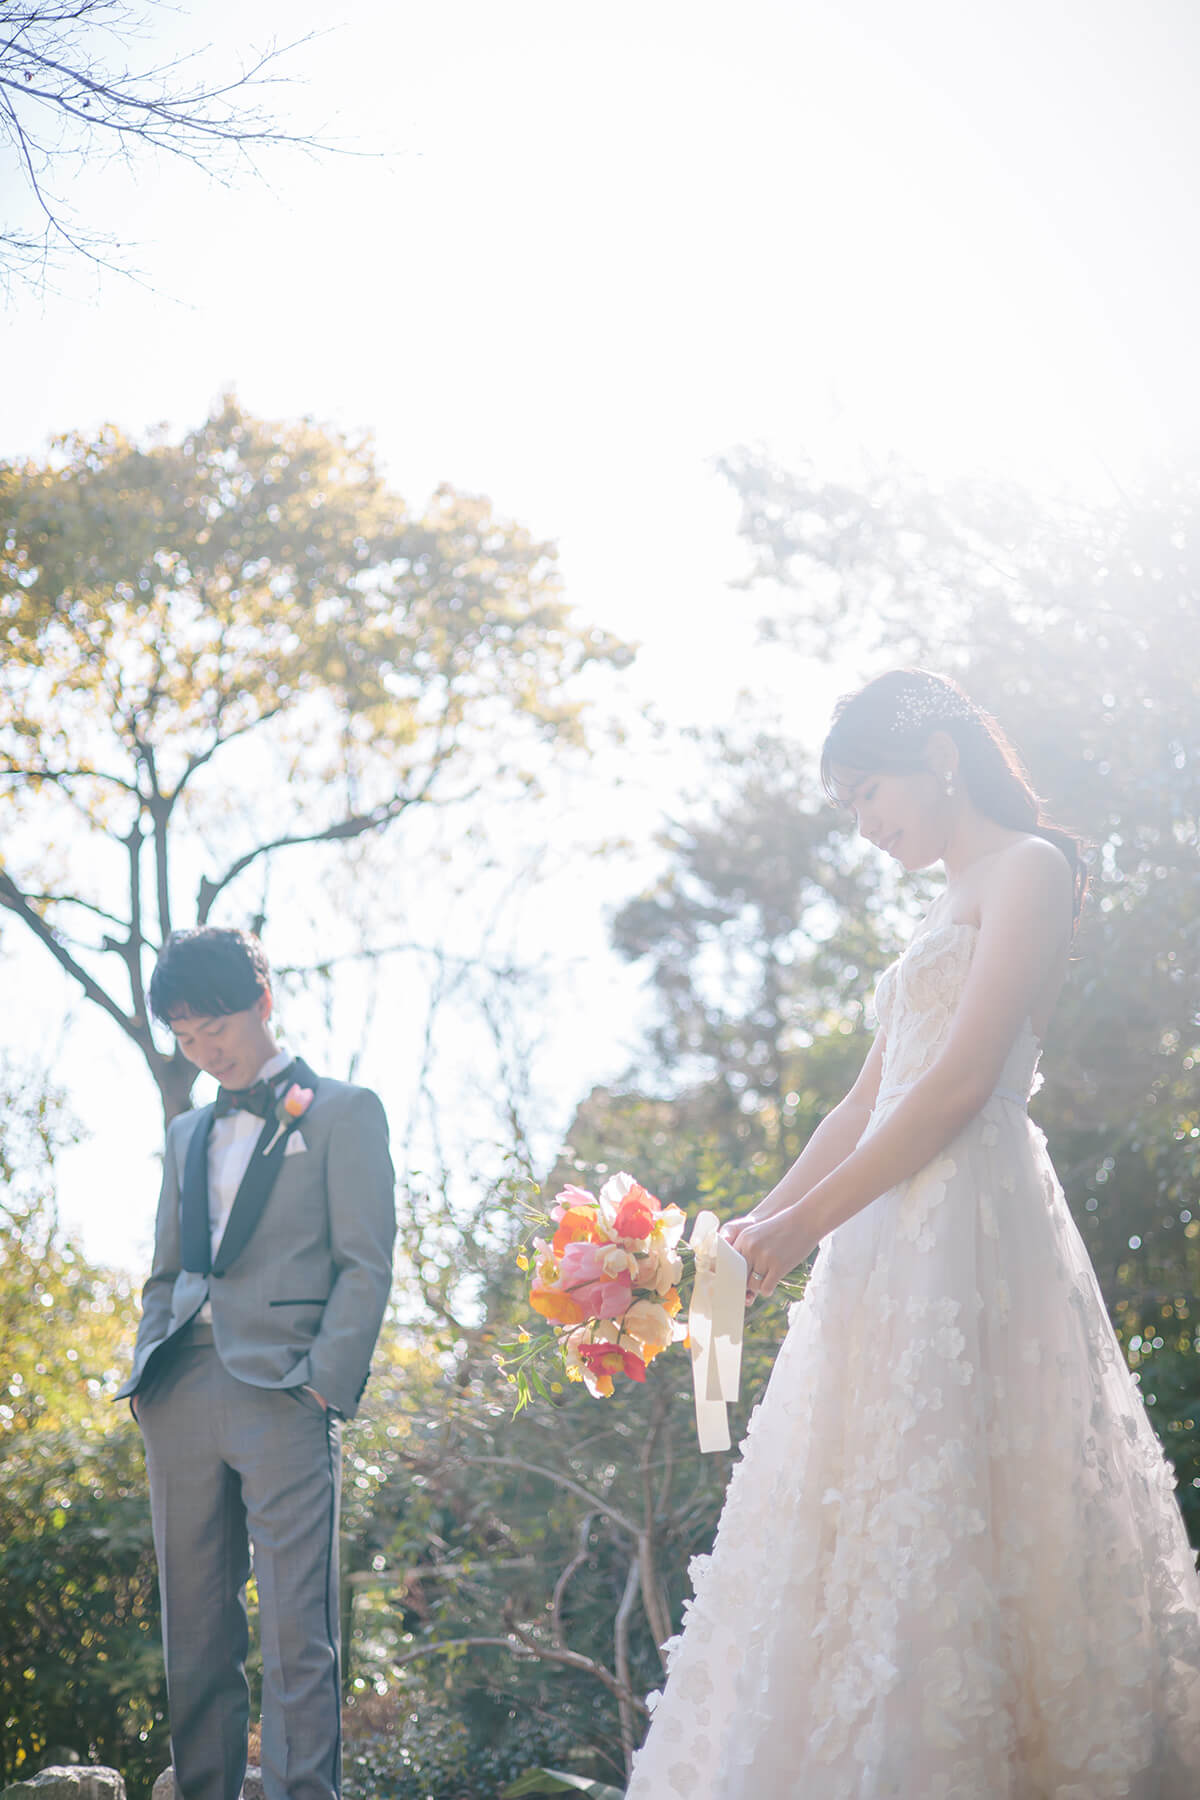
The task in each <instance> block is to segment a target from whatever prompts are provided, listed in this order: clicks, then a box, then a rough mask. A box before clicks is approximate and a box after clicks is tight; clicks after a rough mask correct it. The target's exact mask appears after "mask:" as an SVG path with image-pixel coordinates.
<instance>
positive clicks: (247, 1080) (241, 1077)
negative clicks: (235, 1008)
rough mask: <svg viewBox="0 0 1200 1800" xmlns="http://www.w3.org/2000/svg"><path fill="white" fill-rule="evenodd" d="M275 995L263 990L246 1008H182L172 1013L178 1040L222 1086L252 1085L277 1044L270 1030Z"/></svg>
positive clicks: (184, 1051)
mask: <svg viewBox="0 0 1200 1800" xmlns="http://www.w3.org/2000/svg"><path fill="white" fill-rule="evenodd" d="M270 1016H271V996H270V994H269V993H266V994H260V995H259V997H258V1000H257V1001H256V1002H255V1004H254V1005H253V1006H251V1007H248V1008H247V1009H246V1010H245V1011H244V1012H232V1013H212V1014H208V1013H194V1012H178V1013H175V1014H174V1015H173V1016H172V1019H171V1030H172V1031H173V1032H174V1033H175V1042H176V1043H177V1044H178V1045H179V1048H180V1049H181V1050H182V1051H183V1054H184V1055H185V1056H186V1057H187V1059H188V1061H189V1062H190V1063H195V1065H196V1067H197V1068H198V1069H203V1070H204V1073H205V1074H206V1075H212V1076H215V1078H216V1079H217V1080H218V1081H219V1082H220V1083H221V1086H222V1087H228V1088H244V1087H249V1086H250V1084H251V1082H252V1081H253V1080H254V1078H255V1076H256V1075H257V1074H258V1071H259V1070H260V1069H261V1068H262V1066H263V1063H264V1062H266V1060H267V1058H268V1057H269V1056H270V1055H271V1053H272V1050H273V1048H274V1044H273V1042H272V1039H271V1037H270V1034H269V1033H268V1031H267V1020H268V1019H269V1018H270Z"/></svg>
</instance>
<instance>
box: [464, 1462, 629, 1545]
mask: <svg viewBox="0 0 1200 1800" xmlns="http://www.w3.org/2000/svg"><path fill="white" fill-rule="evenodd" d="M459 1460H460V1461H462V1462H465V1463H473V1464H490V1465H491V1466H493V1467H494V1468H498V1469H522V1470H523V1471H524V1472H525V1474H526V1475H540V1476H541V1477H542V1478H543V1480H545V1481H552V1482H554V1484H555V1486H556V1487H561V1488H566V1489H567V1491H568V1492H569V1493H572V1494H578V1496H579V1498H580V1499H581V1500H586V1501H587V1503H588V1505H589V1506H591V1507H594V1508H595V1510H596V1511H597V1512H600V1513H603V1514H604V1516H605V1518H606V1519H611V1520H612V1522H613V1524H614V1525H619V1526H620V1527H621V1530H622V1531H627V1532H628V1533H629V1535H630V1537H631V1538H634V1539H637V1540H640V1538H641V1536H642V1533H641V1531H640V1530H639V1529H638V1527H637V1526H636V1525H635V1524H634V1522H633V1520H632V1519H627V1518H626V1517H625V1514H624V1513H623V1512H620V1511H618V1509H617V1508H616V1507H615V1506H610V1505H609V1503H608V1501H607V1500H602V1499H601V1498H600V1496H599V1495H598V1494H593V1493H591V1492H590V1491H589V1490H588V1489H587V1488H585V1487H584V1486H583V1484H582V1483H581V1482H578V1481H575V1480H573V1479H572V1477H571V1476H570V1475H564V1474H563V1472H562V1470H561V1469H545V1468H543V1467H542V1465H541V1464H540V1463H531V1462H526V1461H525V1460H524V1458H522V1457H520V1456H463V1457H461V1458H460V1459H459Z"/></svg>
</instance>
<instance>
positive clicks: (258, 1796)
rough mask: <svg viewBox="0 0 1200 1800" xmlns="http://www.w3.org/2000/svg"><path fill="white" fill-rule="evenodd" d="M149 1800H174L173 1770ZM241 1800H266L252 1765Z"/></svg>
mask: <svg viewBox="0 0 1200 1800" xmlns="http://www.w3.org/2000/svg"><path fill="white" fill-rule="evenodd" d="M0 1800H5V1796H4V1795H3V1794H0ZM150 1800H176V1795H175V1771H174V1769H164V1770H163V1772H162V1774H161V1775H160V1776H159V1778H158V1780H157V1781H156V1782H155V1784H154V1790H153V1792H152V1793H151V1795H150ZM242 1800H267V1790H266V1788H265V1787H264V1786H263V1778H262V1770H261V1769H256V1768H255V1767H254V1765H253V1764H251V1765H250V1767H249V1768H248V1769H247V1770H246V1779H245V1781H243V1783H242Z"/></svg>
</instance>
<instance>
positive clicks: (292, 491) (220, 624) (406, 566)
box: [0, 398, 628, 1112]
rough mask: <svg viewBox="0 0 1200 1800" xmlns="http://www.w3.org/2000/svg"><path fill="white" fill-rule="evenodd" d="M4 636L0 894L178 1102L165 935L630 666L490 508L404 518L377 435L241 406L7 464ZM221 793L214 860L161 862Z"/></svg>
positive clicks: (504, 764) (441, 501)
mask: <svg viewBox="0 0 1200 1800" xmlns="http://www.w3.org/2000/svg"><path fill="white" fill-rule="evenodd" d="M0 642H3V646H4V655H3V662H2V663H0V793H2V794H3V795H4V799H5V804H6V810H7V811H8V813H9V822H8V830H7V831H6V837H5V842H6V848H5V851H4V854H3V858H2V859H0V906H3V907H4V908H6V909H7V910H8V912H9V913H10V914H12V915H13V916H14V917H15V918H18V919H20V920H21V921H23V923H24V924H25V925H26V926H27V927H28V928H29V929H30V930H31V931H33V932H34V933H35V934H36V935H37V936H38V937H39V938H40V939H41V940H42V942H43V943H44V944H45V946H46V948H47V949H48V951H50V952H51V953H52V954H53V955H54V956H55V957H56V958H57V960H58V961H59V963H60V964H61V965H62V966H63V967H64V968H65V969H66V970H67V971H68V972H69V973H70V974H71V975H72V976H73V977H74V979H75V980H76V981H77V982H78V983H79V984H80V985H81V986H82V987H83V989H84V991H85V992H86V993H87V994H88V996H89V998H90V999H92V1000H93V1001H95V1002H96V1003H97V1004H98V1005H99V1006H101V1007H103V1008H104V1010H105V1011H106V1012H108V1013H109V1015H110V1016H111V1017H112V1018H113V1019H114V1020H115V1021H116V1022H117V1023H118V1024H119V1025H120V1026H121V1028H122V1029H123V1030H124V1031H125V1032H126V1033H127V1034H128V1035H129V1037H130V1038H132V1039H133V1040H134V1041H135V1042H136V1043H137V1044H138V1046H139V1047H140V1048H141V1050H142V1051H143V1053H144V1054H145V1056H146V1058H147V1060H148V1062H149V1063H150V1066H151V1068H152V1069H153V1071H154V1074H155V1077H156V1079H157V1081H158V1083H159V1087H160V1089H161V1091H162V1093H163V1097H164V1102H165V1103H166V1106H167V1109H168V1112H171V1111H174V1110H177V1109H178V1107H179V1106H180V1105H182V1104H183V1103H184V1101H185V1099H186V1094H187V1091H188V1087H189V1085H190V1075H191V1071H190V1070H189V1069H188V1068H187V1067H186V1066H184V1065H182V1064H181V1062H180V1061H179V1059H177V1058H176V1059H170V1060H168V1059H165V1058H163V1057H162V1056H161V1054H160V1053H159V1052H158V1051H156V1049H155V1047H154V1044H153V1042H152V1039H151V1036H150V1029H149V1024H148V1021H147V1017H146V1004H145V994H144V980H145V975H146V971H147V968H148V965H149V962H150V961H151V960H152V958H153V955H154V953H155V950H156V947H157V945H158V944H159V943H160V942H161V941H162V939H163V938H164V937H165V936H166V934H167V932H168V931H170V930H171V929H172V927H173V926H178V925H191V924H195V923H197V922H200V923H203V922H205V921H207V920H209V919H210V918H213V917H214V908H215V907H217V904H218V902H219V901H220V900H221V899H222V897H223V896H224V895H225V894H226V893H227V891H228V890H229V889H231V888H232V887H233V885H234V884H235V883H237V882H238V881H239V879H240V878H241V877H243V876H244V875H247V874H248V873H249V872H251V871H256V872H259V871H261V869H262V867H263V865H264V863H265V862H266V861H268V860H269V859H271V858H274V857H277V856H279V855H280V854H281V853H284V852H286V851H288V850H289V849H294V848H295V847H297V846H301V845H313V844H318V843H327V844H336V843H339V842H345V841H347V840H350V839H354V838H361V837H363V836H364V835H365V834H369V833H378V832H381V831H382V830H384V829H385V828H386V827H387V826H389V825H391V824H392V823H394V822H395V821H396V820H398V819H400V818H401V817H402V816H403V815H404V814H405V813H406V812H408V811H409V810H410V809H411V808H414V807H422V806H428V805H432V804H435V803H445V802H450V801H462V800H463V799H465V798H467V797H469V796H470V795H471V794H473V793H477V792H480V791H486V792H487V794H488V795H489V796H500V795H502V794H504V793H505V792H508V791H513V789H514V785H519V784H520V783H522V782H527V781H528V779H529V769H530V767H531V766H532V763H533V762H535V761H536V759H537V756H538V754H539V750H538V746H539V744H545V743H546V742H549V743H551V744H557V743H579V742H581V741H582V700H581V695H580V692H579V684H578V679H577V678H578V677H579V676H580V674H581V672H582V671H583V670H584V669H585V667H586V665H588V664H589V663H594V662H607V663H614V662H618V663H619V662H621V661H624V660H625V659H626V658H627V656H628V652H627V650H626V649H625V647H624V646H623V645H621V644H619V643H618V642H617V641H616V640H614V639H613V638H611V637H609V636H607V635H606V634H604V633H602V632H599V631H592V630H588V629H587V628H585V627H581V626H580V625H578V624H577V623H576V622H575V621H574V620H573V619H572V617H571V615H570V613H569V611H568V608H567V607H566V605H565V603H564V601H563V599H562V596H561V592H560V586H559V579H558V575H557V571H556V567H555V558H554V552H553V549H552V547H551V546H550V545H547V544H544V543H539V542H536V541H535V540H533V539H532V538H531V537H529V535H528V534H527V533H526V532H524V531H523V530H521V529H520V528H519V527H517V526H514V525H511V524H506V523H504V522H502V521H500V520H497V519H496V518H494V517H493V515H492V512H491V510H490V507H489V505H488V503H487V502H486V501H485V500H482V499H478V498H473V497H470V496H465V495H461V494H457V493H455V492H453V491H452V490H451V489H449V488H442V489H440V490H439V491H438V493H437V494H436V495H435V496H434V499H433V501H432V503H431V504H430V506H429V507H428V508H427V509H426V511H425V512H424V513H421V514H416V513H413V512H411V511H410V510H409V509H408V508H407V507H406V506H405V504H404V502H403V501H402V500H401V499H399V498H398V496H397V495H395V494H394V493H392V492H391V491H390V490H389V488H388V487H387V485H386V484H385V482H384V480H383V478H382V476H381V475H380V473H379V471H378V469H377V468H376V465H375V461H374V458H373V455H372V451H371V448H370V446H369V444H366V443H353V442H350V441H348V440H347V439H345V438H343V437H339V436H336V435H334V434H330V433H327V432H325V431H323V430H321V429H320V428H318V427H317V426H315V425H313V424H312V423H310V422H304V423H298V424H288V425H270V424H267V423H264V422H262V421H259V420H255V419H252V418H250V417H248V416H247V415H245V414H244V413H243V412H242V411H241V410H240V409H239V407H238V406H237V404H236V402H235V401H234V400H233V399H232V398H228V399H226V400H225V401H224V403H223V404H222V406H221V407H220V408H219V410H218V411H217V412H216V413H215V414H214V416H213V417H212V418H211V419H209V420H208V421H207V422H206V423H205V424H204V425H203V426H201V428H200V429H199V430H198V431H195V432H193V433H191V434H190V435H189V436H187V437H186V438H185V439H184V441H183V442H182V443H179V444H173V443H168V442H166V441H160V442H156V443H154V444H152V445H150V446H149V447H146V448H143V447H140V446H138V445H135V444H132V443H130V442H128V441H127V440H125V439H124V438H122V437H121V436H120V435H119V434H118V433H116V432H115V431H111V430H108V431H104V432H102V433H101V434H100V435H99V436H98V437H97V438H96V439H95V440H94V441H88V440H85V439H83V438H79V437H71V438H66V439H64V440H62V441H61V442H59V443H58V444H56V445H55V446H54V449H53V452H52V454H51V456H50V457H49V458H48V459H47V460H46V461H45V462H26V463H9V464H4V465H0ZM210 776H211V783H210V784H209V785H208V786H206V783H208V782H209V778H210ZM214 805H216V806H218V807H219V810H220V816H221V829H220V832H219V834H217V835H218V837H219V842H220V846H221V847H220V851H219V860H216V861H213V860H211V853H210V852H206V853H203V854H201V851H200V847H199V846H198V845H197V844H195V843H193V844H192V845H191V847H190V851H189V856H188V858H187V859H184V858H183V857H181V856H179V855H177V854H176V842H177V839H178V838H179V837H180V835H181V831H184V832H185V831H186V830H187V828H188V827H189V825H190V824H191V823H192V821H193V815H194V811H195V809H196V808H198V807H200V808H201V809H202V808H203V807H204V806H207V807H208V808H210V809H211V808H212V807H213V806H214ZM68 821H70V824H68ZM81 822H82V825H83V828H84V829H83V831H81V830H80V823H81ZM210 841H215V840H211V839H210ZM68 843H69V845H70V852H69V855H68V854H66V853H65V852H64V851H61V850H60V849H59V846H60V844H61V845H66V844H68ZM81 846H82V848H81ZM198 856H200V862H199V863H198V862H197V857H198ZM189 862H190V864H191V865H193V866H194V868H195V873H194V875H192V876H191V877H190V878H189V882H190V889H191V891H190V892H189V893H188V894H186V895H185V893H184V891H183V875H182V873H181V872H180V871H181V866H186V865H187V863H189ZM205 865H206V866H205ZM253 910H254V907H253V903H252V902H249V903H248V902H246V900H245V894H244V892H243V895H242V915H241V916H242V917H243V918H245V917H246V916H248V915H250V914H251V913H252V912H253ZM214 922H218V920H217V919H214ZM81 930H82V931H83V932H84V934H85V935H84V937H83V939H82V944H81V943H80V942H79V941H78V940H77V938H76V933H77V931H81ZM89 934H90V935H89ZM117 965H122V967H120V968H119V969H118V967H117ZM105 968H107V969H109V970H110V971H114V972H113V973H108V974H105V973H104V969H105Z"/></svg>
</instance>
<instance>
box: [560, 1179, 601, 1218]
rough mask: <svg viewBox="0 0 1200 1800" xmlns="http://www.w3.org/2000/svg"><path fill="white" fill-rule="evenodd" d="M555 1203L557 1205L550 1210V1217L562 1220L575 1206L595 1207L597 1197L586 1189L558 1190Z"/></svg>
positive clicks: (570, 1188) (566, 1188)
mask: <svg viewBox="0 0 1200 1800" xmlns="http://www.w3.org/2000/svg"><path fill="white" fill-rule="evenodd" d="M554 1201H555V1204H554V1205H553V1206H552V1207H551V1208H550V1217H551V1218H552V1219H561V1218H562V1216H563V1214H564V1213H566V1212H569V1211H570V1210H571V1208H572V1207H573V1206H595V1204H596V1196H595V1194H589V1192H588V1190H587V1189H586V1188H581V1187H565V1188H560V1189H559V1190H558V1192H557V1194H555V1196H554Z"/></svg>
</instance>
